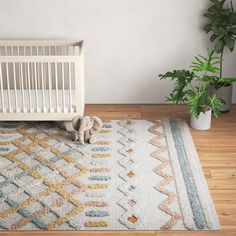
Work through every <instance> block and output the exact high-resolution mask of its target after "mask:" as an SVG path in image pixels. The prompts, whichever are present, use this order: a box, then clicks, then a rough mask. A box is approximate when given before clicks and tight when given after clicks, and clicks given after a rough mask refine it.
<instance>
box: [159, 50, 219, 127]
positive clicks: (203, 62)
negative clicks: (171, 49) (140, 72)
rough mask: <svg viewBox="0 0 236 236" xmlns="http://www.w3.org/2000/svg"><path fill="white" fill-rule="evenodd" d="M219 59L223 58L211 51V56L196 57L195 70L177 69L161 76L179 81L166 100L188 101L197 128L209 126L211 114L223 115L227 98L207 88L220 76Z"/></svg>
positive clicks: (192, 121)
mask: <svg viewBox="0 0 236 236" xmlns="http://www.w3.org/2000/svg"><path fill="white" fill-rule="evenodd" d="M219 61H220V58H219V57H217V56H214V52H213V51H208V54H207V57H203V56H201V55H199V56H196V57H195V60H194V61H193V62H192V63H191V66H190V67H191V70H173V71H168V72H167V73H165V74H160V75H159V77H160V78H161V79H171V80H175V86H174V89H173V92H171V93H170V95H169V96H168V97H167V98H166V100H167V101H169V102H173V103H175V104H185V103H187V104H188V107H189V112H190V114H191V126H192V127H193V128H194V129H198V130H207V129H209V128H210V127H211V113H213V114H214V115H215V116H216V117H217V116H218V115H219V114H220V106H221V104H222V102H223V101H222V100H221V99H220V98H218V97H217V96H216V95H215V94H209V93H208V91H207V87H208V85H209V84H210V83H211V82H212V81H213V80H214V79H216V78H217V76H216V75H217V73H218V72H219V68H218V67H217V65H218V64H219ZM222 80H223V79H222ZM222 82H223V81H222Z"/></svg>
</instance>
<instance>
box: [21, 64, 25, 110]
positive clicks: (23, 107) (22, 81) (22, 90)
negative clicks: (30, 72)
mask: <svg viewBox="0 0 236 236" xmlns="http://www.w3.org/2000/svg"><path fill="white" fill-rule="evenodd" d="M20 81H21V98H22V110H23V112H26V108H25V94H24V77H23V62H20Z"/></svg>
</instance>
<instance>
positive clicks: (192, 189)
mask: <svg viewBox="0 0 236 236" xmlns="http://www.w3.org/2000/svg"><path fill="white" fill-rule="evenodd" d="M170 127H171V132H172V137H173V139H174V142H175V148H176V151H177V156H178V159H179V163H180V166H181V171H182V174H183V178H184V182H185V185H186V189H187V194H188V199H189V202H190V205H191V209H192V212H193V219H194V222H195V224H196V227H197V228H198V229H204V228H206V227H207V225H206V221H205V217H204V213H203V209H202V206H201V203H200V200H199V197H198V193H197V188H196V186H195V183H194V179H193V175H192V172H191V169H190V166H189V162H188V159H187V156H186V152H185V148H184V143H183V140H182V136H181V133H180V130H179V127H178V121H177V120H170ZM176 181H178V180H176Z"/></svg>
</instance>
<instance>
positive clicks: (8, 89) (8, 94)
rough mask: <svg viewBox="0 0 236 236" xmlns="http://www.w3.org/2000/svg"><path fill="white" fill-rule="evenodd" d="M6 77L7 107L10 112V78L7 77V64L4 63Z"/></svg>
mask: <svg viewBox="0 0 236 236" xmlns="http://www.w3.org/2000/svg"><path fill="white" fill-rule="evenodd" d="M6 72H7V73H6V79H7V96H8V109H9V112H12V109H11V94H10V82H9V80H10V78H9V65H8V63H6Z"/></svg>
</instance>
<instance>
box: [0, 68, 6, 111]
mask: <svg viewBox="0 0 236 236" xmlns="http://www.w3.org/2000/svg"><path fill="white" fill-rule="evenodd" d="M2 77H3V76H2V64H1V63H0V85H1V100H2V112H6V110H5V103H4V95H3V82H2Z"/></svg>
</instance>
